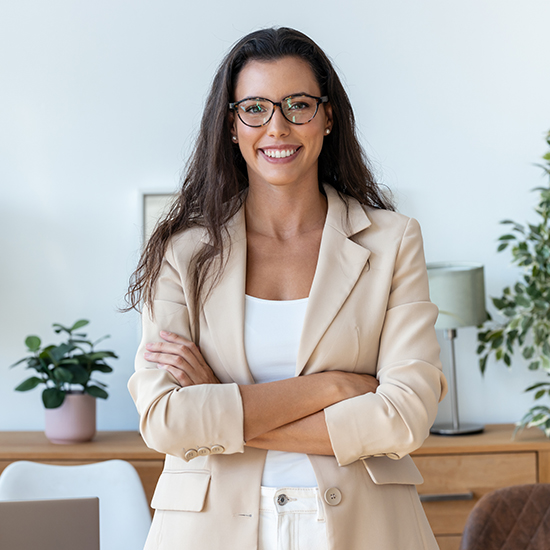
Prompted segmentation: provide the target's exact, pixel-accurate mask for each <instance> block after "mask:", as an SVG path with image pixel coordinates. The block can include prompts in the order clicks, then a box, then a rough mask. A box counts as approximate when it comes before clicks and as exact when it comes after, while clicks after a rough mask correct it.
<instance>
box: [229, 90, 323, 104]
mask: <svg viewBox="0 0 550 550" xmlns="http://www.w3.org/2000/svg"><path fill="white" fill-rule="evenodd" d="M296 95H313V94H310V93H308V92H293V93H292V94H287V95H285V96H283V97H282V98H281V101H283V99H286V98H287V97H292V96H296ZM246 99H267V100H268V101H271V102H273V100H272V99H269V98H268V97H263V96H259V95H250V96H246V97H243V98H242V99H239V100H238V101H235V103H238V102H239V101H245V100H246ZM274 103H279V102H278V101H275V102H274Z"/></svg>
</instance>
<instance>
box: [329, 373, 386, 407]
mask: <svg viewBox="0 0 550 550" xmlns="http://www.w3.org/2000/svg"><path fill="white" fill-rule="evenodd" d="M332 372H333V373H334V376H335V377H336V379H335V384H336V387H337V388H338V391H339V392H340V395H341V400H344V399H350V398H352V397H357V396H358V395H363V394H365V393H371V392H372V393H374V392H376V388H378V386H379V384H380V383H379V382H378V380H377V379H376V378H375V377H374V376H371V375H370V374H357V373H354V372H345V371H332Z"/></svg>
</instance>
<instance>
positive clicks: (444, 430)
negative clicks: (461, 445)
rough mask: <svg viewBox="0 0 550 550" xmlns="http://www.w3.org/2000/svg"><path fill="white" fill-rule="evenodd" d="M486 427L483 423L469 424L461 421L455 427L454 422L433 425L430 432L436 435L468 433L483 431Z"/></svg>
mask: <svg viewBox="0 0 550 550" xmlns="http://www.w3.org/2000/svg"><path fill="white" fill-rule="evenodd" d="M484 428H485V426H483V425H482V424H469V423H467V422H461V423H460V424H459V425H458V428H454V427H453V425H452V423H450V422H448V423H445V424H436V425H435V426H432V428H431V430H430V433H431V434H434V435H468V434H478V433H481V432H482V431H483V429H484Z"/></svg>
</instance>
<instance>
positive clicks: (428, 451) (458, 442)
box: [412, 424, 550, 456]
mask: <svg viewBox="0 0 550 550" xmlns="http://www.w3.org/2000/svg"><path fill="white" fill-rule="evenodd" d="M514 429H515V425H514V424H487V425H486V426H485V430H484V431H483V432H482V433H480V434H474V435H455V436H449V435H430V436H429V437H428V439H426V441H425V442H424V444H423V445H422V447H421V448H420V449H418V450H417V451H414V453H412V455H413V456H414V455H415V454H417V455H442V454H455V453H483V452H492V453H494V452H518V451H539V450H543V451H550V439H548V438H547V437H546V436H545V435H544V433H543V432H542V431H541V430H539V429H538V428H528V429H525V430H523V431H521V432H518V433H517V434H516V437H515V438H514V439H512V434H513V433H514Z"/></svg>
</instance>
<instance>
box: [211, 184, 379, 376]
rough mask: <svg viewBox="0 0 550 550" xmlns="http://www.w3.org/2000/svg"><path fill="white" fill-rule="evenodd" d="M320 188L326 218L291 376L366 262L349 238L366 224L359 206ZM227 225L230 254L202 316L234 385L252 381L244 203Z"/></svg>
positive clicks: (305, 359) (304, 362) (305, 363)
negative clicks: (246, 325)
mask: <svg viewBox="0 0 550 550" xmlns="http://www.w3.org/2000/svg"><path fill="white" fill-rule="evenodd" d="M324 189H325V193H326V195H327V201H328V210H327V218H326V221H325V226H324V229H323V234H322V238H321V247H320V250H319V259H318V261H317V267H316V270H315V276H314V278H313V284H312V286H311V291H310V295H309V301H308V305H307V310H306V316H305V320H304V328H303V330H302V335H301V339H300V346H299V349H298V358H297V364H296V376H297V375H299V374H300V373H301V372H302V371H304V369H307V368H308V367H309V365H308V360H309V358H310V357H311V354H312V353H313V351H314V350H315V348H316V346H317V344H318V343H319V340H320V339H321V338H322V336H323V334H324V333H325V332H326V330H327V328H328V327H329V326H330V324H331V323H332V321H333V319H334V318H335V317H336V315H337V314H338V312H339V311H340V308H341V307H342V305H343V304H344V302H345V300H346V298H347V297H348V296H349V294H350V292H351V291H352V289H353V287H354V286H355V284H356V282H357V279H358V278H359V276H360V275H361V273H362V272H363V270H364V269H365V266H367V265H368V264H367V261H368V258H369V256H370V251H369V250H368V249H366V248H365V247H363V246H362V245H360V244H358V243H356V242H354V241H353V240H352V239H351V237H353V236H354V235H357V234H358V233H359V232H361V231H363V230H365V229H367V228H368V227H369V226H370V225H371V222H370V220H369V218H368V216H367V214H366V212H365V209H364V208H363V206H361V204H359V203H358V202H357V201H356V200H354V199H349V198H348V208H346V204H345V203H344V200H343V199H342V198H340V196H339V194H338V193H337V191H336V190H335V189H334V188H333V187H332V186H330V185H325V186H324ZM227 230H228V236H229V239H230V243H231V244H230V251H229V256H228V257H227V262H226V265H225V268H224V273H223V276H222V279H221V280H220V282H219V283H218V285H217V286H216V287H215V288H214V289H213V290H212V292H211V294H210V297H209V298H208V300H207V301H206V303H205V305H204V315H205V318H206V322H207V324H208V326H209V333H210V334H211V335H212V339H213V342H214V345H215V347H216V351H217V352H218V354H219V356H220V358H221V359H222V361H223V364H224V366H225V368H226V370H227V371H228V373H230V375H231V376H232V378H233V380H234V381H235V382H236V383H238V384H253V383H254V378H253V377H252V374H251V373H250V369H249V368H248V363H247V361H246V354H245V349H244V309H245V288H246V223H245V213H244V206H243V207H242V208H241V209H240V210H239V211H238V212H237V213H236V214H235V216H234V217H233V218H232V219H231V220H230V221H229V223H228V225H227ZM307 370H309V369H307Z"/></svg>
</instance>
